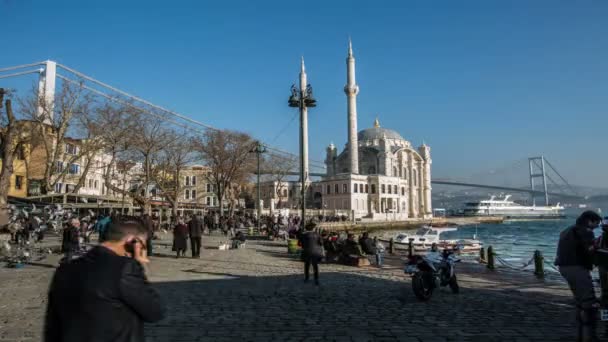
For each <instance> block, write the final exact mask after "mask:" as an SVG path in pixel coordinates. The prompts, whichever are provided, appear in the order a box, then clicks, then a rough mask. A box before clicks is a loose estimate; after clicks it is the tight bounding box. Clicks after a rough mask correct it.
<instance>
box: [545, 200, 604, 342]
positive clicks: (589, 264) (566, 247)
mask: <svg viewBox="0 0 608 342" xmlns="http://www.w3.org/2000/svg"><path fill="white" fill-rule="evenodd" d="M601 221H602V218H601V216H599V215H598V214H597V213H595V212H593V211H586V212H584V213H582V214H581V216H579V217H578V218H577V219H576V224H575V225H574V226H572V227H569V228H567V229H566V230H564V231H562V232H561V234H560V236H559V242H558V244H557V257H556V258H555V265H557V266H559V273H560V274H561V275H562V276H563V277H564V278H565V279H566V281H567V282H568V285H569V286H570V290H571V291H572V294H573V295H574V300H575V301H576V308H577V324H578V335H579V341H597V336H596V331H595V330H596V325H597V310H598V306H599V303H598V300H597V298H596V297H595V290H594V288H593V281H592V280H591V270H592V269H593V261H594V260H593V258H594V252H595V247H594V239H595V236H594V234H593V229H595V228H597V227H598V226H599V224H600V222H601Z"/></svg>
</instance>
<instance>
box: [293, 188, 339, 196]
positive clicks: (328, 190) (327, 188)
mask: <svg viewBox="0 0 608 342" xmlns="http://www.w3.org/2000/svg"><path fill="white" fill-rule="evenodd" d="M327 191H329V185H328V186H327ZM289 197H293V190H292V189H289Z"/></svg>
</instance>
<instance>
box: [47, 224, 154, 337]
mask: <svg viewBox="0 0 608 342" xmlns="http://www.w3.org/2000/svg"><path fill="white" fill-rule="evenodd" d="M146 237H147V232H146V230H145V228H144V227H143V226H142V225H141V224H140V223H138V222H124V223H114V222H113V223H112V224H111V225H110V228H109V230H108V232H107V240H106V241H105V242H104V243H103V244H102V245H100V246H97V247H95V248H93V249H92V250H91V251H89V252H88V253H87V254H86V255H84V256H83V257H82V258H79V259H76V260H74V261H72V262H69V263H65V264H62V265H61V266H59V268H58V269H57V271H56V272H55V275H54V277H53V280H52V282H51V287H50V290H49V297H48V307H47V313H46V321H45V327H44V340H45V341H46V342H72V341H73V342H81V341H87V342H122V341H124V342H141V341H144V322H156V321H159V320H161V319H162V318H163V316H164V307H163V305H162V303H161V299H160V297H159V295H158V294H157V293H156V291H155V290H154V289H152V287H151V285H150V284H149V283H148V281H147V278H146V275H145V272H144V267H145V265H146V264H147V263H148V262H149V260H148V258H147V256H146V253H145V249H146V244H145V241H146Z"/></svg>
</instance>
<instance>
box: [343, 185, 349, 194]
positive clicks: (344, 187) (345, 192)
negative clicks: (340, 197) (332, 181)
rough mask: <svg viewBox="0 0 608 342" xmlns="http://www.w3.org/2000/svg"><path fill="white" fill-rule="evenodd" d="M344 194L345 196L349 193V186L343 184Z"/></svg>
mask: <svg viewBox="0 0 608 342" xmlns="http://www.w3.org/2000/svg"><path fill="white" fill-rule="evenodd" d="M342 193H344V194H347V193H348V185H347V184H342Z"/></svg>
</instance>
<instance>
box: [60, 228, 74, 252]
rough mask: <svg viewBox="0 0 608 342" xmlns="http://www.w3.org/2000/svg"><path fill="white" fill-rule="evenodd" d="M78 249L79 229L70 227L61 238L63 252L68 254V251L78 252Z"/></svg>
mask: <svg viewBox="0 0 608 342" xmlns="http://www.w3.org/2000/svg"><path fill="white" fill-rule="evenodd" d="M77 249H78V229H76V227H73V226H69V227H68V228H65V229H64V230H63V234H62V237H61V251H62V252H63V253H66V252H68V251H76V250H77Z"/></svg>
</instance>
